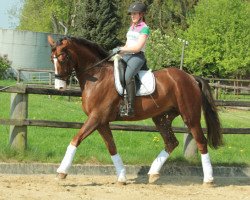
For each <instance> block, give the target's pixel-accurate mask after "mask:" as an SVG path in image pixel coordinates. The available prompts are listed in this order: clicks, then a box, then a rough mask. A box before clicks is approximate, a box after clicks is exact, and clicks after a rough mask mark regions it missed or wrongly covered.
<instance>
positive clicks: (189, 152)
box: [183, 133, 197, 159]
mask: <svg viewBox="0 0 250 200" xmlns="http://www.w3.org/2000/svg"><path fill="white" fill-rule="evenodd" d="M183 154H184V157H185V158H187V159H188V158H192V157H195V156H196V155H197V145H196V142H195V140H194V138H193V136H192V134H191V133H185V134H184V148H183Z"/></svg>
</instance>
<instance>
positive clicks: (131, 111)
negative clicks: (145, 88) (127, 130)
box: [126, 78, 135, 117]
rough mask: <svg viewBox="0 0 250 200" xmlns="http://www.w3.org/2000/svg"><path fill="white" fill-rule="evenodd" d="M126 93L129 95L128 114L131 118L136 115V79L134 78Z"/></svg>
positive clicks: (127, 86)
mask: <svg viewBox="0 0 250 200" xmlns="http://www.w3.org/2000/svg"><path fill="white" fill-rule="evenodd" d="M126 91H127V95H128V105H127V108H128V110H127V114H128V116H129V117H133V116H134V115H135V113H134V109H135V78H133V79H132V80H131V81H130V83H129V84H127V85H126Z"/></svg>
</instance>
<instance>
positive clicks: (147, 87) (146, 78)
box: [112, 54, 155, 96]
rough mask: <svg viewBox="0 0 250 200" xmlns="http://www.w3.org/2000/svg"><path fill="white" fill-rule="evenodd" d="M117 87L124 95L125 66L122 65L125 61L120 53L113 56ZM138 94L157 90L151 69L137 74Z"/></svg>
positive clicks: (120, 93) (141, 94)
mask: <svg viewBox="0 0 250 200" xmlns="http://www.w3.org/2000/svg"><path fill="white" fill-rule="evenodd" d="M112 60H114V77H115V88H116V90H117V92H118V93H119V95H121V96H123V95H124V91H125V90H124V88H125V73H124V72H125V68H124V67H123V66H122V65H126V63H123V62H124V61H123V60H122V59H121V56H120V55H119V54H116V55H115V56H113V58H112ZM135 81H136V96H147V95H150V94H152V93H153V92H154V91H155V76H154V74H153V73H152V71H151V70H140V71H139V72H138V74H137V75H136V76H135Z"/></svg>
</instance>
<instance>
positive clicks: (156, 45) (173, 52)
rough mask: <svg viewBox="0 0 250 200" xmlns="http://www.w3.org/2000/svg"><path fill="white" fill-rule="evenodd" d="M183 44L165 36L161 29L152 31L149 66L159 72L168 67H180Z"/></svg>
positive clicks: (148, 57)
mask: <svg viewBox="0 0 250 200" xmlns="http://www.w3.org/2000/svg"><path fill="white" fill-rule="evenodd" d="M181 50H182V42H181V40H179V39H178V38H174V37H171V36H168V35H166V34H163V33H162V32H161V31H160V30H159V29H157V30H155V31H152V32H151V34H150V37H149V40H148V42H147V49H146V57H147V61H148V62H147V63H148V66H149V67H150V68H151V69H154V70H157V69H160V68H165V67H168V66H179V64H180V59H181Z"/></svg>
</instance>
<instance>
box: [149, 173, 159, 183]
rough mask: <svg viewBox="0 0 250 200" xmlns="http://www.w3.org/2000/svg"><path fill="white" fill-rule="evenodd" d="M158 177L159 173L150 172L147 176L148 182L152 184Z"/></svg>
mask: <svg viewBox="0 0 250 200" xmlns="http://www.w3.org/2000/svg"><path fill="white" fill-rule="evenodd" d="M159 178H160V174H150V175H149V178H148V183H150V184H153V183H156V182H157V181H158V180H159Z"/></svg>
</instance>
